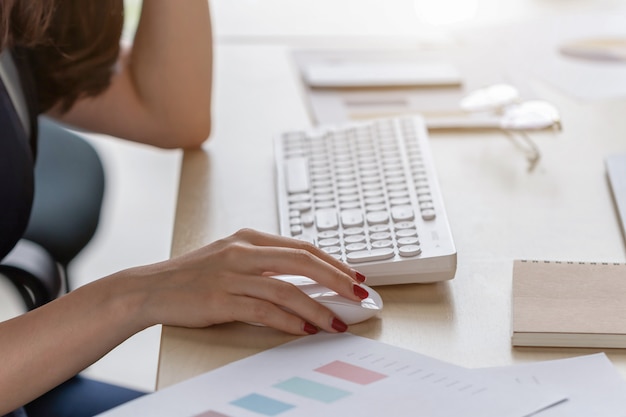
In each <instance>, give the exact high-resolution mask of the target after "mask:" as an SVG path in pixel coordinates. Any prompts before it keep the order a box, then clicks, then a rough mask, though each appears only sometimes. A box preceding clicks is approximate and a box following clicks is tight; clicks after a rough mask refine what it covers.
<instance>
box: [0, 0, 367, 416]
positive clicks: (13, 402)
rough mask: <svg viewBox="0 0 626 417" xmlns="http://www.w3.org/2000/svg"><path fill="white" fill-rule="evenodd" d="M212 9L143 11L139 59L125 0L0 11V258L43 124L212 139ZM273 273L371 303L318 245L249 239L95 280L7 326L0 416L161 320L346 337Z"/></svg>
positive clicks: (153, 140) (157, 137) (24, 214)
mask: <svg viewBox="0 0 626 417" xmlns="http://www.w3.org/2000/svg"><path fill="white" fill-rule="evenodd" d="M207 3H208V2H207V1H206V0H185V1H184V2H175V1H171V0H150V1H147V2H145V4H144V5H143V9H142V12H141V18H140V21H139V24H138V28H137V32H136V36H135V39H134V42H133V46H132V49H128V50H120V47H119V40H120V34H121V29H122V21H123V6H122V0H90V1H86V0H45V1H44V0H39V1H36V0H33V1H19V0H2V1H1V2H0V25H1V26H0V50H1V51H2V52H1V55H0V58H1V59H0V62H1V63H2V64H1V66H0V68H2V71H0V80H1V81H2V82H0V195H3V196H5V197H6V198H5V201H6V202H7V203H3V204H2V205H1V207H0V258H2V257H4V256H5V255H6V253H8V251H9V250H10V249H11V248H12V247H13V245H15V243H16V241H17V240H18V239H19V238H20V236H21V233H23V231H24V228H25V227H26V222H27V221H28V213H29V210H30V205H31V203H32V169H33V160H34V153H35V149H36V146H35V145H36V122H35V116H36V115H37V114H40V113H46V114H48V115H50V116H52V117H55V118H57V119H58V120H60V121H63V122H65V123H69V124H72V125H74V126H77V127H80V128H84V129H89V130H91V131H95V132H101V133H106V134H110V135H113V136H117V137H122V138H126V139H129V140H133V141H137V142H142V143H146V144H150V145H154V146H158V147H162V148H177V147H181V148H193V147H198V146H200V145H201V144H202V143H203V142H204V141H205V140H206V139H207V137H208V136H209V132H210V107H211V65H212V56H211V26H210V16H209V10H208V4H207ZM16 86H17V87H19V86H21V87H22V88H21V90H22V91H23V92H24V94H23V95H20V94H19V91H20V88H16ZM34 97H38V98H37V99H36V100H35V99H34ZM29 144H30V146H29ZM9 197H10V198H9ZM272 274H296V275H306V276H309V277H311V278H313V279H315V280H317V281H319V282H320V283H322V284H324V285H326V286H328V287H330V288H332V289H334V290H336V291H337V292H338V293H340V294H341V295H343V296H345V297H347V298H350V299H353V300H359V299H360V298H363V297H364V290H363V289H362V288H361V287H359V285H358V284H359V283H360V282H363V281H364V280H365V278H364V277H363V276H362V275H361V274H359V273H358V272H356V271H354V270H352V269H350V268H349V267H348V266H346V265H344V264H342V263H340V262H338V261H335V260H334V259H333V258H332V257H330V256H328V255H326V254H325V253H323V252H322V251H320V250H318V249H317V248H315V247H314V246H312V245H310V244H307V243H304V242H300V241H296V240H292V239H287V238H283V237H279V236H273V235H268V234H264V233H259V232H256V231H253V230H242V231H239V232H237V233H235V234H234V235H232V236H229V237H227V238H225V239H222V240H219V241H217V242H214V243H212V244H209V245H208V246H206V247H203V248H201V249H198V250H196V251H194V252H191V253H188V254H186V255H183V256H181V257H179V258H175V259H171V260H167V261H164V262H161V263H157V264H153V265H146V266H140V267H136V268H132V269H128V270H123V271H120V272H118V273H115V274H113V275H110V276H107V277H104V278H102V279H99V280H96V281H94V282H92V283H91V284H89V285H85V286H83V287H80V288H78V289H77V290H75V291H72V292H71V293H69V294H67V295H65V296H63V297H60V298H59V299H57V300H55V301H53V302H51V303H49V304H47V305H45V306H43V307H40V308H38V309H36V310H34V311H32V312H29V313H27V314H25V315H23V316H20V317H17V318H15V319H12V320H9V321H6V322H4V323H0V358H2V359H1V360H2V367H0V415H3V414H6V413H8V412H11V410H14V409H17V408H19V407H21V406H23V405H24V404H27V403H29V402H31V401H33V400H34V399H36V398H37V397H39V396H41V395H42V394H44V393H46V392H48V391H49V390H51V389H53V388H54V387H56V386H59V385H60V384H62V383H63V382H64V381H67V380H70V379H71V378H72V377H73V376H74V375H76V374H78V373H79V372H80V371H81V370H83V369H84V368H85V367H87V366H89V365H90V364H92V363H93V362H95V361H96V360H98V359H99V358H100V357H102V356H103V355H104V354H106V353H107V352H108V351H109V350H111V349H113V348H114V347H115V346H117V345H118V344H119V343H121V342H122V341H124V340H125V339H127V338H128V337H130V336H131V335H133V334H135V333H136V332H138V331H140V330H142V329H145V328H147V327H149V326H152V325H154V324H165V325H172V326H185V327H205V326H210V325H213V324H217V323H225V322H230V321H236V320H238V321H246V322H259V323H263V324H265V325H268V326H272V327H274V328H277V329H280V330H282V331H285V332H289V333H292V334H296V335H306V334H313V333H316V332H317V331H318V329H322V330H324V331H328V332H343V331H345V330H346V328H347V326H346V325H345V324H344V323H343V322H341V320H339V319H337V318H336V317H334V316H333V314H332V313H331V312H330V311H329V310H328V309H326V308H324V307H323V306H321V305H320V304H318V303H316V302H314V301H312V300H311V299H309V298H308V297H307V296H306V295H304V294H302V293H301V292H300V291H299V290H298V289H296V288H295V287H293V286H291V285H289V284H286V283H284V282H280V281H278V280H274V279H270V278H268V277H267V276H268V275H272ZM357 294H360V296H359V295H357ZM286 309H287V310H290V311H293V312H294V313H295V314H294V313H289V312H287V311H285V310H286ZM31 417H32V415H31Z"/></svg>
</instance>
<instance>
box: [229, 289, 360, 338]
mask: <svg viewBox="0 0 626 417" xmlns="http://www.w3.org/2000/svg"><path fill="white" fill-rule="evenodd" d="M305 297H306V296H305ZM307 298H308V297H307ZM309 301H310V302H312V303H313V304H312V305H310V306H307V309H310V310H311V313H308V314H307V315H308V316H314V317H315V319H307V318H304V317H302V316H300V315H299V314H294V313H293V312H291V311H290V310H289V309H285V308H281V307H280V306H279V305H277V304H275V303H273V302H271V301H267V300H264V299H261V298H257V297H246V296H240V297H237V299H236V300H235V301H234V303H233V307H234V308H235V307H236V314H237V316H238V318H237V320H238V321H243V322H247V323H250V324H262V325H264V326H268V327H272V328H275V329H278V330H281V331H283V332H287V333H291V334H296V335H306V334H315V333H317V332H318V331H319V329H322V330H324V331H327V332H330V333H339V332H344V331H346V330H347V328H348V326H347V325H346V324H345V323H343V322H341V320H339V319H338V318H337V317H335V316H334V315H333V314H332V312H330V311H329V310H327V309H326V308H324V307H322V306H321V305H320V304H318V303H315V302H314V301H313V300H310V299H309ZM304 304H308V303H304ZM299 306H300V307H301V308H300V310H302V309H303V308H302V307H304V305H303V304H302V303H301V304H300V305H299ZM315 310H318V311H315Z"/></svg>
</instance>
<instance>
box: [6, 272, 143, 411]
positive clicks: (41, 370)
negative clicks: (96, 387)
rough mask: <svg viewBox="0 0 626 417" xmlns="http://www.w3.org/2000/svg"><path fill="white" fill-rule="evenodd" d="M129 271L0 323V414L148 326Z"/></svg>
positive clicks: (49, 386)
mask: <svg viewBox="0 0 626 417" xmlns="http://www.w3.org/2000/svg"><path fill="white" fill-rule="evenodd" d="M130 275H132V273H130V272H128V271H127V272H124V273H120V274H116V275H114V276H111V277H109V278H107V279H104V280H99V281H96V282H94V283H92V284H89V285H87V286H84V287H81V288H79V289H77V290H75V291H74V292H72V293H70V294H68V295H66V296H64V297H61V298H59V299H57V300H55V301H53V302H51V303H48V304H46V305H45V306H43V307H41V308H39V309H36V310H34V311H31V312H29V313H27V314H25V315H22V316H19V317H16V318H14V319H12V320H9V321H5V322H2V323H0V334H1V335H2V337H1V338H0V358H1V363H2V369H1V370H0V415H4V414H5V413H7V412H9V411H11V410H12V409H15V408H17V407H19V406H21V405H23V404H25V403H27V402H29V401H31V400H32V399H34V398H36V397H37V396H39V395H41V394H43V393H45V392H47V391H48V390H50V388H51V387H54V386H56V385H58V384H60V383H61V382H63V381H65V380H67V379H69V378H70V377H72V376H73V375H75V374H77V373H78V372H80V371H81V370H83V369H84V368H86V367H87V366H89V365H91V364H93V363H94V362H95V361H96V360H98V359H99V358H100V357H102V356H103V355H105V354H106V353H107V352H109V351H110V350H111V349H113V348H114V347H115V346H117V345H118V344H120V343H121V342H123V341H124V340H125V339H127V338H128V337H130V336H131V335H133V334H134V333H136V332H138V331H140V330H142V329H143V328H145V327H147V325H146V323H144V322H142V318H141V317H142V315H141V314H138V313H137V312H138V310H140V309H141V306H142V305H143V304H144V303H143V299H144V297H145V295H144V293H142V292H141V291H138V288H139V285H138V282H137V281H138V280H136V279H134V278H133V277H132V276H130Z"/></svg>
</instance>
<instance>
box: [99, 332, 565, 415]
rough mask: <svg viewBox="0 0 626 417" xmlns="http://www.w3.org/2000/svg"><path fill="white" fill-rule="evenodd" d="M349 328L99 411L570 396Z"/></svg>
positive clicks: (414, 407) (411, 405)
mask: <svg viewBox="0 0 626 417" xmlns="http://www.w3.org/2000/svg"><path fill="white" fill-rule="evenodd" d="M564 399H565V395H564V393H563V392H562V391H560V390H558V389H547V388H546V387H539V386H536V385H532V384H526V385H520V384H519V383H517V382H516V381H514V380H512V379H511V378H510V377H508V376H499V375H492V376H486V375H483V374H481V373H480V372H474V371H471V370H468V369H466V368H462V367H459V366H456V365H452V364H449V363H445V362H442V361H439V360H436V359H433V358H430V357H427V356H423V355H420V354H418V353H415V352H412V351H409V350H406V349H401V348H398V347H394V346H391V345H387V344H384V343H382V342H377V341H374V340H371V339H367V338H363V337H359V336H354V335H350V334H339V335H337V334H318V335H315V336H308V337H304V338H301V339H298V340H296V341H294V342H290V343H287V344H284V345H281V346H278V347H276V348H273V349H270V350H267V351H264V352H261V353H258V354H256V355H253V356H251V357H248V358H245V359H242V360H239V361H237V362H234V363H231V364H229V365H226V366H224V367H222V368H219V369H216V370H214V371H211V372H208V373H206V374H203V375H200V376H198V377H195V378H192V379H190V380H188V381H185V382H182V383H179V384H177V385H174V386H171V387H168V388H165V389H163V390H161V391H158V392H156V393H154V394H151V395H148V396H146V397H143V398H140V399H138V400H135V401H132V402H130V403H128V404H125V405H123V406H121V407H118V408H116V409H114V410H111V411H109V412H106V413H104V414H101V416H102V417H104V416H106V417H130V416H132V417H136V416H144V415H149V416H151V417H166V416H167V417H174V416H175V417H238V416H241V417H263V416H281V417H290V416H351V415H355V416H359V417H367V416H372V417H374V416H375V417H380V416H394V417H404V416H406V417H409V416H410V417H420V416H424V417H459V416H465V417H523V416H529V415H531V414H533V413H535V412H536V411H539V410H542V409H546V408H548V407H550V406H551V405H553V404H557V403H559V402H562V401H564Z"/></svg>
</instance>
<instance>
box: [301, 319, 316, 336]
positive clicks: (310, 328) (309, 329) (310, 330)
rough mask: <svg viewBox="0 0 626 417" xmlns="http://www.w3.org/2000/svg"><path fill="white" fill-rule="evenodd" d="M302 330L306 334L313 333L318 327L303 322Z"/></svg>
mask: <svg viewBox="0 0 626 417" xmlns="http://www.w3.org/2000/svg"><path fill="white" fill-rule="evenodd" d="M304 331H305V332H307V333H308V334H315V333H317V332H318V329H317V327H315V326H313V325H312V324H311V323H308V322H305V323H304Z"/></svg>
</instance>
